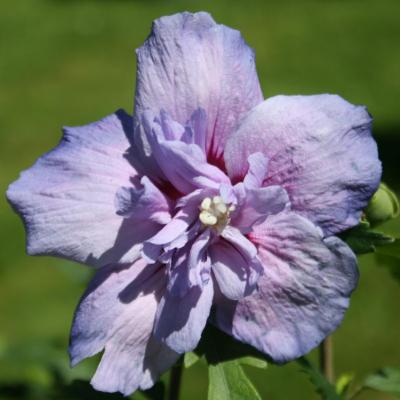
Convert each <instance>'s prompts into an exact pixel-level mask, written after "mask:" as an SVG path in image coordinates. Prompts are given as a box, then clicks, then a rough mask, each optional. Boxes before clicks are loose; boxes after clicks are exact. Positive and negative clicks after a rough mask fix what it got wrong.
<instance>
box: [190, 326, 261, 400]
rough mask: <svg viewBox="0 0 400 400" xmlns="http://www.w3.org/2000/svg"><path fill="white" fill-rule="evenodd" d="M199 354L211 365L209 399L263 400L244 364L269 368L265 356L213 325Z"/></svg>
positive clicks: (205, 331)
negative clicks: (246, 372)
mask: <svg viewBox="0 0 400 400" xmlns="http://www.w3.org/2000/svg"><path fill="white" fill-rule="evenodd" d="M195 353H196V355H197V356H198V357H204V358H205V360H206V362H207V364H208V368H209V369H208V371H209V373H208V374H209V387H208V399H209V400H261V397H260V395H259V394H258V393H257V390H256V389H255V387H254V385H253V384H252V383H251V382H250V380H249V379H248V377H247V376H246V374H245V372H244V371H243V369H242V364H243V365H251V366H253V367H257V368H265V367H266V365H267V362H266V360H265V356H264V355H263V354H262V353H260V352H258V351H257V350H255V349H254V348H253V347H251V346H248V345H246V344H243V343H241V342H238V341H237V340H235V339H233V338H232V337H231V336H229V335H227V334H225V333H223V332H221V331H220V330H219V329H217V328H215V327H214V326H212V325H208V326H207V327H206V329H205V330H204V332H203V335H202V338H201V341H200V344H199V346H198V347H197V349H196V350H195ZM189 357H191V356H189Z"/></svg>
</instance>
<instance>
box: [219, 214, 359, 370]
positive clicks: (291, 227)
mask: <svg viewBox="0 0 400 400" xmlns="http://www.w3.org/2000/svg"><path fill="white" fill-rule="evenodd" d="M251 239H252V241H253V242H255V243H256V244H257V246H258V257H259V258H260V260H261V262H262V264H263V266H264V273H263V275H262V276H261V277H260V278H259V280H258V282H257V286H258V290H257V291H255V292H254V294H252V295H250V296H247V297H245V298H243V299H242V300H240V301H239V302H229V301H227V300H224V299H223V298H220V299H219V303H218V306H217V312H216V322H217V325H218V326H219V327H220V328H221V329H223V330H224V331H226V332H227V333H229V334H232V335H233V336H234V337H235V338H237V339H239V340H241V341H243V342H245V343H248V344H251V345H252V346H254V347H256V348H257V349H259V350H260V351H262V352H264V353H266V354H268V355H269V356H270V357H271V358H272V359H273V360H274V361H276V362H279V363H282V362H287V361H290V360H293V359H295V358H297V357H300V356H302V355H304V354H306V353H308V352H309V351H310V350H312V349H313V348H314V347H316V346H317V345H318V344H319V343H320V342H321V341H322V340H323V339H324V338H325V337H326V336H327V335H329V334H330V333H332V332H333V331H334V330H335V329H336V328H337V327H338V325H339V324H340V323H341V321H342V319H343V316H344V313H345V311H346V309H347V307H348V305H349V297H350V295H351V293H352V291H353V289H354V288H355V286H356V284H357V280H358V271H357V263H356V257H355V256H354V254H353V253H352V251H351V250H350V248H349V247H348V246H347V245H346V244H345V243H344V242H342V241H341V240H340V239H338V238H336V237H333V236H332V237H329V238H327V239H323V236H322V231H321V229H320V228H318V227H316V226H315V225H314V224H313V223H312V222H310V221H308V220H307V219H305V218H303V217H301V216H299V215H297V214H294V213H290V212H289V213H280V214H277V215H272V216H270V217H269V218H268V219H267V220H266V221H265V223H264V224H262V225H258V226H257V227H256V229H255V232H254V233H252V234H251Z"/></svg>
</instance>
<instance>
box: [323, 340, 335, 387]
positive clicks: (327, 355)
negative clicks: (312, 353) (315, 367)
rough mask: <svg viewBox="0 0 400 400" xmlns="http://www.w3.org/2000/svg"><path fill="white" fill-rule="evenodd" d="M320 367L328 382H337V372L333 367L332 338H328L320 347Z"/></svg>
mask: <svg viewBox="0 0 400 400" xmlns="http://www.w3.org/2000/svg"><path fill="white" fill-rule="evenodd" d="M319 365H320V369H321V372H322V373H323V374H324V376H325V378H326V379H327V381H328V382H330V383H332V384H333V383H334V382H335V372H334V367H333V342H332V336H328V337H326V338H325V340H324V341H323V342H322V343H321V344H320V346H319Z"/></svg>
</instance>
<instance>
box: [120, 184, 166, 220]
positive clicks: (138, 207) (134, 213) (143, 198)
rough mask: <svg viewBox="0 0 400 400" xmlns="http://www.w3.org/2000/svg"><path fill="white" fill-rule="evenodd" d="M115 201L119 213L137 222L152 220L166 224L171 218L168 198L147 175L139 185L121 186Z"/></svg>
mask: <svg viewBox="0 0 400 400" xmlns="http://www.w3.org/2000/svg"><path fill="white" fill-rule="evenodd" d="M115 203H116V210H117V211H116V212H117V214H118V215H121V216H123V217H124V218H132V219H134V220H135V221H136V222H143V221H146V220H150V221H153V222H157V223H159V224H163V225H165V224H167V223H168V222H169V221H170V220H171V215H170V212H169V202H168V199H167V198H166V197H165V196H164V195H163V193H162V192H161V191H160V190H159V189H158V188H157V187H156V186H155V185H154V184H153V183H152V182H151V181H150V180H149V179H148V178H147V177H145V176H144V177H143V178H142V179H141V181H140V185H139V187H132V186H131V187H122V188H120V189H119V190H118V191H117V193H116V198H115Z"/></svg>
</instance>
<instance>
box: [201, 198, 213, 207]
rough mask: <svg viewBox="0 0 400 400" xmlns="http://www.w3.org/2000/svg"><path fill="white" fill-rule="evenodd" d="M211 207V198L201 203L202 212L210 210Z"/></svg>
mask: <svg viewBox="0 0 400 400" xmlns="http://www.w3.org/2000/svg"><path fill="white" fill-rule="evenodd" d="M210 206H211V199H210V198H209V197H205V198H204V199H203V201H202V202H201V205H200V208H201V209H202V210H209V209H210Z"/></svg>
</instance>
